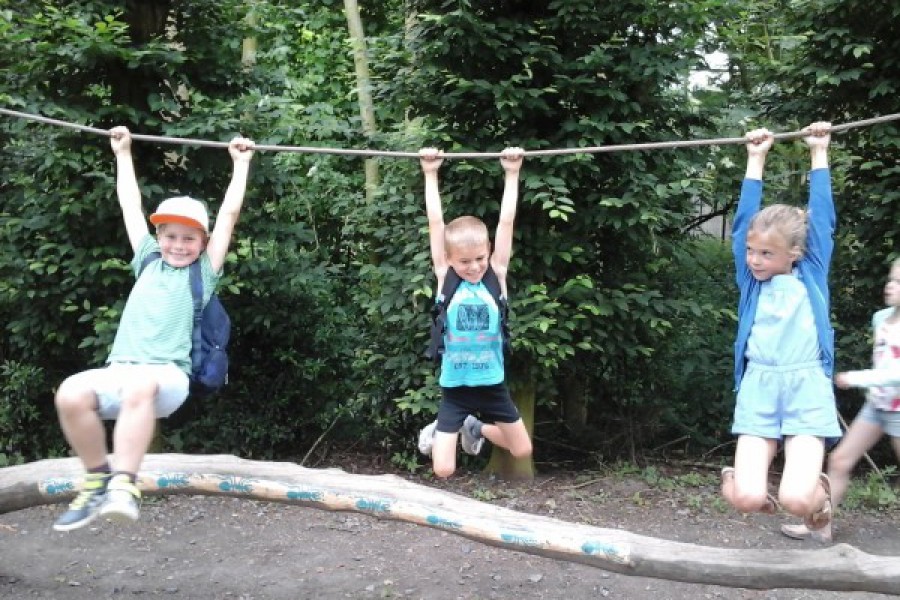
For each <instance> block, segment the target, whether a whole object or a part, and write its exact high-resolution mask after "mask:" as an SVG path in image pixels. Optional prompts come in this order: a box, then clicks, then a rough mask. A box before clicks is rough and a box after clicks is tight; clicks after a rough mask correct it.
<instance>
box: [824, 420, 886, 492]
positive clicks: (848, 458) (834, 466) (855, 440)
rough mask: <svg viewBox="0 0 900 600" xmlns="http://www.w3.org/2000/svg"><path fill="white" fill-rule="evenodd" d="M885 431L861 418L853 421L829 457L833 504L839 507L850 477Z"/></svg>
mask: <svg viewBox="0 0 900 600" xmlns="http://www.w3.org/2000/svg"><path fill="white" fill-rule="evenodd" d="M882 435H884V430H883V429H882V428H881V426H880V425H878V424H876V423H871V422H869V421H865V420H862V419H859V418H856V419H854V420H853V423H851V424H850V428H849V429H847V433H846V434H844V437H843V438H842V439H841V441H840V443H839V444H838V445H837V446H836V447H835V449H834V450H832V451H831V454H830V455H829V456H828V477H830V478H831V498H832V500H831V501H832V503H833V504H834V505H835V506H837V505H838V504H840V502H841V500H842V499H843V498H844V494H845V493H846V492H847V486H848V485H849V484H850V475H851V473H852V472H853V469H854V467H856V463H858V462H859V459H861V458H862V457H863V455H864V454H865V453H866V452H868V451H869V450H870V449H871V448H872V446H874V445H875V444H877V443H878V440H880V439H881V436H882Z"/></svg>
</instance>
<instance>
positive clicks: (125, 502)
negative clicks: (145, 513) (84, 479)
mask: <svg viewBox="0 0 900 600" xmlns="http://www.w3.org/2000/svg"><path fill="white" fill-rule="evenodd" d="M140 507H141V491H140V490H139V489H138V488H137V486H136V485H134V483H132V482H131V479H129V478H128V475H122V474H116V475H114V476H113V478H112V479H111V480H110V482H109V487H108V488H107V490H106V500H105V501H104V502H103V506H102V507H101V508H100V515H101V516H103V517H104V518H105V519H107V520H109V521H117V522H120V523H127V522H129V521H137V520H138V517H140V514H141V513H140Z"/></svg>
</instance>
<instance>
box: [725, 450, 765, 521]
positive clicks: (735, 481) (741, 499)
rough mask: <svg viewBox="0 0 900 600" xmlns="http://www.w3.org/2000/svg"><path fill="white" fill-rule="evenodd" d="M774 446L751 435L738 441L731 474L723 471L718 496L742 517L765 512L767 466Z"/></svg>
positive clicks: (729, 471) (728, 471)
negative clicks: (720, 490) (742, 514)
mask: <svg viewBox="0 0 900 600" xmlns="http://www.w3.org/2000/svg"><path fill="white" fill-rule="evenodd" d="M777 449H778V443H777V442H776V441H775V440H773V439H767V438H762V437H757V436H753V435H741V436H739V437H738V441H737V449H736V450H735V453H734V470H733V471H731V470H730V469H728V470H723V474H722V475H723V476H722V496H723V497H724V498H725V500H727V501H728V503H729V504H731V505H732V506H733V507H734V508H735V509H736V510H738V511H740V512H743V513H751V512H759V511H769V510H770V500H769V495H768V485H769V477H768V473H769V465H770V464H771V463H772V459H773V458H775V452H776V451H777Z"/></svg>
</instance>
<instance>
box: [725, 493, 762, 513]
mask: <svg viewBox="0 0 900 600" xmlns="http://www.w3.org/2000/svg"><path fill="white" fill-rule="evenodd" d="M729 501H730V502H731V505H732V506H733V507H734V508H735V510H737V511H738V512H742V513H754V512H758V511H759V510H760V509H761V508H762V507H763V506H765V504H766V502H767V501H768V497H767V496H766V495H765V494H756V493H746V492H740V493H739V492H737V491H735V492H733V493H732V495H731V498H729Z"/></svg>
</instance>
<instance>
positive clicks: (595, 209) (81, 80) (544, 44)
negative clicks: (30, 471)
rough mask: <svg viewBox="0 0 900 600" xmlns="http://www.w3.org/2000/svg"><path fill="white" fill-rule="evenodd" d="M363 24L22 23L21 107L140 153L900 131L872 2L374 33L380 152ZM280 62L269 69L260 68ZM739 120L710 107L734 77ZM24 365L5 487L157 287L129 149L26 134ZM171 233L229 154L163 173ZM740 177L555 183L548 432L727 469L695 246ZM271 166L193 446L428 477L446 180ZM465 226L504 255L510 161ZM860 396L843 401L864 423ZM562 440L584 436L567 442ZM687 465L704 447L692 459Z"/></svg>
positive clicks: (5, 351)
mask: <svg viewBox="0 0 900 600" xmlns="http://www.w3.org/2000/svg"><path fill="white" fill-rule="evenodd" d="M342 9H343V6H342V3H341V2H339V1H338V0H322V1H320V2H293V3H290V2H281V1H274V0H273V1H259V2H252V3H248V2H244V1H242V0H197V1H194V2H181V3H171V2H164V1H162V0H156V1H151V2H140V3H137V2H131V3H124V5H123V3H121V2H113V1H112V0H90V1H87V2H78V3H56V2H38V3H34V2H24V1H23V0H7V1H6V2H5V3H3V6H2V8H0V48H2V50H3V52H2V53H0V104H2V105H3V106H8V107H10V108H13V109H20V110H24V111H27V112H35V113H40V114H43V115H47V116H50V117H55V118H59V119H63V120H65V121H72V122H76V123H82V124H89V125H92V126H95V127H99V128H108V127H111V126H113V125H118V124H126V125H128V126H129V127H131V128H132V129H133V130H134V131H136V132H139V133H140V132H148V133H154V134H160V135H169V136H182V137H196V138H204V139H216V140H223V141H224V140H227V139H229V138H230V137H231V136H232V135H234V134H236V133H242V134H244V135H247V136H248V137H251V138H253V139H254V140H256V141H257V142H258V143H260V144H282V145H293V144H298V145H304V146H307V145H309V146H316V145H321V146H329V147H364V146H370V147H384V148H391V149H402V150H415V149H417V148H419V147H421V146H424V145H437V146H440V147H442V148H443V149H445V150H448V151H455V150H473V149H474V150H499V149H500V148H502V147H503V146H505V145H520V146H523V147H525V148H527V149H529V150H533V149H542V148H558V147H563V148H565V147H568V148H577V147H579V146H601V145H608V144H618V143H632V142H649V141H660V140H666V139H690V138H698V137H711V136H715V137H718V136H720V135H740V134H741V133H742V132H743V131H744V130H745V128H746V127H747V126H749V125H751V124H753V125H755V124H764V125H767V126H770V127H772V128H773V129H787V128H789V127H796V126H801V125H804V124H806V123H808V122H809V121H812V120H817V119H820V118H829V119H834V120H835V121H845V120H851V119H855V118H863V117H868V116H871V115H872V114H878V113H889V112H894V111H896V107H895V106H894V104H893V103H894V98H896V97H897V93H896V92H897V91H898V90H897V85H898V83H897V82H898V81H900V76H898V75H900V73H898V61H900V58H898V57H900V46H898V41H897V36H896V35H894V29H895V27H894V25H895V22H896V20H897V17H898V16H900V13H898V10H900V9H898V8H897V7H893V6H892V7H889V8H885V9H884V11H885V18H884V19H876V20H873V19H872V18H871V9H870V7H867V6H864V5H860V4H859V3H853V2H848V1H846V0H803V1H800V2H797V1H788V0H766V1H764V2H722V1H721V0H703V1H701V2H691V3H662V4H661V3H658V2H625V3H597V2H594V1H591V0H546V1H545V2H532V3H521V2H507V1H501V2H471V1H468V0H466V1H462V2H460V1H456V0H454V1H449V0H413V1H410V2H397V1H393V0H392V1H389V2H383V3H369V4H368V5H367V6H365V7H363V11H364V12H363V18H364V20H365V25H366V29H367V35H368V38H369V39H368V40H367V42H368V47H369V59H370V67H371V70H372V76H373V80H374V81H375V86H376V87H375V89H374V90H373V94H374V97H375V99H376V111H377V117H378V120H379V123H380V127H381V129H382V133H380V134H378V135H376V136H375V137H374V138H371V139H370V138H366V137H365V136H364V135H363V134H362V133H361V128H360V119H359V116H358V108H357V106H356V98H355V86H356V80H355V77H354V70H353V60H352V55H351V52H350V44H349V40H348V36H347V33H346V19H345V17H344V14H343V13H342ZM248 37H252V38H254V39H255V41H256V45H257V52H256V57H255V58H256V60H255V63H253V64H252V65H243V64H242V63H241V47H242V43H243V41H244V39H245V38H248ZM711 50H721V51H724V52H725V53H726V54H727V55H728V59H729V62H728V65H727V67H726V69H725V71H726V72H724V73H722V74H721V75H722V76H723V77H722V84H721V87H720V88H719V89H718V90H704V91H698V90H692V89H690V84H689V82H688V77H689V75H690V73H691V71H692V70H693V69H695V68H698V67H700V66H703V64H704V62H705V60H706V57H705V53H707V52H709V51H711ZM0 130H2V134H3V140H2V145H3V152H2V153H0V322H2V325H0V327H3V330H4V336H2V338H0V360H2V361H3V364H4V372H3V373H4V374H3V380H2V387H3V393H4V395H3V397H2V398H0V401H2V402H6V404H4V405H2V406H3V407H4V408H3V409H2V411H0V434H2V437H0V439H3V440H4V443H7V442H6V440H10V441H9V442H8V446H7V447H6V448H0V451H2V452H3V453H4V454H6V458H5V459H4V460H7V461H10V460H18V458H17V457H27V458H32V457H37V456H40V455H46V454H53V453H58V452H60V451H61V448H62V445H61V443H60V439H61V437H60V434H59V432H58V431H57V429H58V428H57V426H56V421H55V416H54V415H53V407H52V402H51V398H52V387H53V385H54V384H55V383H56V382H59V381H61V380H62V379H63V378H64V377H65V376H66V375H68V374H71V373H73V372H75V371H78V370H81V369H83V368H85V367H88V366H91V365H96V364H100V363H102V361H103V360H104V359H105V357H106V353H107V351H108V348H109V345H110V343H111V342H112V339H113V336H114V332H115V328H116V326H117V323H118V319H119V317H120V315H121V312H122V309H123V307H124V298H125V296H126V294H127V292H128V290H129V288H130V285H131V284H132V281H133V275H132V273H131V272H130V269H129V267H128V261H129V260H130V258H131V257H130V255H129V252H128V250H127V249H128V243H127V240H126V238H125V235H124V231H123V228H122V224H121V216H120V214H119V209H118V206H117V204H116V202H115V199H114V163H113V160H112V156H111V153H110V151H109V147H108V142H107V141H106V140H105V139H103V138H101V137H99V136H93V135H91V136H89V135H85V134H83V133H79V132H73V131H72V130H69V129H60V128H56V127H49V126H44V125H36V124H34V123H30V122H26V121H23V120H18V119H7V118H4V119H3V120H2V121H0ZM898 140H900V136H898V135H897V130H896V126H895V125H881V126H877V127H874V128H871V129H865V130H857V131H852V132H849V133H847V134H845V135H841V136H836V141H835V150H834V151H833V153H832V159H833V160H832V164H833V172H834V179H835V189H836V191H837V192H838V196H837V197H838V200H837V201H838V210H839V226H840V229H839V232H838V252H837V254H836V257H835V263H834V269H833V273H834V274H835V276H834V277H832V283H833V294H832V303H833V308H834V315H835V318H834V320H835V324H836V328H837V332H838V365H839V368H841V367H843V366H846V367H857V366H861V365H862V364H864V363H865V361H867V360H868V358H867V357H868V356H869V340H868V327H869V317H870V315H871V313H872V312H873V311H874V310H875V309H876V308H878V306H879V305H880V296H881V295H880V289H881V287H882V286H883V281H884V275H885V273H886V271H887V265H888V264H889V261H890V260H891V259H892V258H894V257H896V256H897V255H898V250H897V247H896V241H895V240H897V239H900V235H898V232H897V223H898V219H897V218H896V216H897V213H896V207H897V206H898V205H900V203H898V194H900V185H898V183H900V170H898V166H897V161H896V160H895V157H896V155H897V151H898V144H900V141H898ZM135 152H136V167H137V171H138V176H139V178H140V179H141V184H142V185H141V187H142V190H143V192H144V193H145V200H146V205H145V208H146V209H150V208H152V207H153V206H155V205H156V204H157V203H158V202H159V201H160V200H162V199H163V198H165V197H167V196H170V195H175V194H191V195H193V196H195V197H198V198H201V199H204V200H206V201H208V202H209V204H210V207H211V210H212V211H213V212H214V211H215V209H216V208H217V207H218V202H219V199H220V198H221V196H222V192H223V189H224V187H225V185H226V183H227V180H228V175H229V169H230V164H229V162H228V159H227V156H226V155H225V153H224V152H223V151H221V150H217V151H213V150H209V149H206V148H196V147H190V146H187V147H185V146H180V145H177V146H163V145H157V144H143V143H138V144H136V148H135ZM743 160H744V158H743V149H742V148H740V147H727V148H693V149H681V150H678V151H668V150H663V151H654V152H620V153H601V154H591V155H586V154H582V155H566V156H557V157H551V158H529V159H527V160H526V162H525V166H524V169H523V173H522V181H521V195H520V198H521V199H520V208H519V212H518V217H517V224H516V237H515V244H514V246H515V248H514V249H515V253H514V257H513V261H512V264H511V271H510V281H509V283H510V290H511V311H512V333H513V349H514V352H513V355H512V358H511V361H510V363H509V366H510V374H511V379H512V380H513V381H515V380H535V381H538V382H539V383H538V389H539V403H540V406H539V410H540V411H542V415H541V417H542V418H541V419H539V421H541V422H542V423H552V424H553V425H552V426H550V425H548V426H546V427H548V429H550V428H554V427H555V428H556V431H554V432H552V433H553V435H554V436H555V435H556V434H557V433H558V434H559V435H560V436H565V437H567V438H570V439H572V440H574V441H575V443H577V444H579V445H582V446H585V447H592V448H593V447H598V446H599V447H602V448H603V451H604V453H608V454H609V455H611V456H621V455H625V454H630V455H631V458H633V459H634V458H636V455H637V454H638V453H639V452H640V451H642V450H645V449H650V450H652V449H654V448H659V447H666V448H669V449H674V447H675V446H668V445H666V444H670V443H671V442H673V441H674V440H678V439H681V438H686V439H687V442H686V443H685V444H684V446H683V447H685V448H687V449H691V448H696V447H698V446H699V447H708V446H714V445H716V444H718V443H721V441H722V439H723V438H727V436H728V433H727V427H728V425H729V424H730V418H731V406H732V402H733V398H732V394H731V385H732V383H731V382H732V378H731V369H732V365H731V361H732V359H731V351H730V349H731V347H732V346H731V344H732V341H733V332H734V314H733V310H734V304H735V300H736V298H735V290H734V286H733V282H732V280H731V279H732V275H731V257H730V253H729V252H728V248H727V247H723V246H722V244H721V243H720V242H718V241H713V240H704V239H698V238H697V237H695V236H694V235H693V234H689V233H690V232H692V231H693V230H694V229H695V227H696V225H697V224H698V223H700V222H702V221H703V220H704V219H705V218H707V217H704V216H698V215H697V204H698V201H700V202H702V203H703V204H704V205H705V206H706V207H707V208H708V209H709V211H710V213H711V214H712V215H727V214H728V213H729V212H730V210H731V209H732V208H733V204H734V200H735V196H736V194H735V192H736V189H737V184H738V182H739V179H740V174H741V165H742V164H743ZM807 160H808V159H807V154H806V152H805V150H804V149H803V148H802V147H801V146H799V145H797V144H779V145H778V146H777V148H776V150H775V151H774V152H773V153H772V155H771V158H770V162H769V166H768V168H767V177H766V184H767V189H766V197H767V200H779V201H790V202H796V203H801V202H805V182H804V181H803V174H804V172H805V170H806V168H807V165H806V161H807ZM379 169H380V175H381V178H382V179H381V185H380V187H379V189H378V190H376V193H375V196H374V199H373V200H372V201H371V202H369V201H367V200H366V195H365V193H364V189H363V188H364V177H363V171H362V165H361V163H360V162H359V161H358V160H357V159H355V158H351V159H348V158H347V157H342V156H323V155H319V154H294V153H280V154H274V153H273V154H269V153H263V152H261V153H259V154H258V156H257V158H256V159H255V160H254V165H253V169H252V180H251V182H250V185H249V192H248V196H247V201H246V205H245V209H244V212H243V215H242V218H241V222H240V224H239V226H238V228H237V232H236V236H235V239H234V241H233V245H232V252H231V254H230V255H229V257H228V261H227V264H226V269H225V276H224V279H223V282H222V288H221V290H220V292H221V294H222V296H223V301H224V302H225V304H226V305H227V306H228V309H229V312H230V313H231V315H232V318H233V321H234V323H235V332H234V336H233V348H232V362H233V371H232V381H231V384H230V385H229V386H228V387H227V388H226V389H225V390H224V391H223V392H222V393H221V394H219V395H218V396H216V397H214V398H211V399H207V400H204V401H203V402H202V403H201V402H194V401H189V402H188V404H187V405H186V406H185V408H184V409H182V410H181V411H179V412H178V413H176V415H175V417H174V418H173V419H171V420H170V421H169V422H168V423H167V424H166V425H165V426H164V428H163V434H164V437H165V439H166V441H167V443H168V445H169V446H171V447H173V448H177V449H183V450H185V451H199V452H220V451H221V452H235V453H240V454H242V455H247V456H254V457H274V456H285V455H291V456H294V455H297V454H302V453H303V451H304V448H306V447H308V446H309V445H310V444H311V443H312V442H313V440H316V439H318V438H319V436H320V435H322V433H323V432H329V435H332V436H335V437H345V438H350V439H354V440H362V441H364V442H369V443H378V444H381V447H382V448H383V449H384V451H386V452H387V453H388V455H389V456H393V457H395V458H394V460H395V462H396V463H397V464H401V465H405V466H406V467H407V468H410V469H414V468H417V465H418V460H417V459H416V458H415V456H416V455H415V454H414V451H413V450H412V444H411V440H413V438H414V435H413V432H414V431H415V430H417V429H418V428H419V427H421V425H422V421H423V420H424V419H425V418H429V417H423V415H430V414H432V413H433V412H434V411H435V410H436V407H437V405H438V400H439V390H438V387H437V384H436V381H435V372H434V369H433V367H432V365H430V364H429V363H427V362H426V361H424V360H423V359H422V358H421V353H422V351H423V350H424V348H425V345H426V342H427V339H426V338H427V320H428V317H427V314H428V309H429V308H430V305H431V303H432V302H433V289H434V279H433V276H432V274H431V270H430V257H429V253H428V242H427V224H426V222H425V218H424V208H423V202H422V191H421V190H422V187H421V186H422V180H421V173H420V171H419V168H418V165H417V164H416V162H415V161H413V160H409V161H406V160H386V161H380V162H379ZM441 180H442V187H441V189H442V195H443V198H444V201H445V213H446V215H447V216H448V217H455V216H458V215H460V214H474V215H478V216H481V217H482V218H484V219H485V221H486V222H487V223H488V225H489V227H490V228H492V229H493V227H494V225H495V223H496V213H497V209H498V205H499V199H500V193H501V186H502V171H501V169H500V167H499V165H498V164H497V163H496V161H448V164H446V165H445V167H444V168H443V169H442V173H441ZM853 402H858V397H857V396H851V395H846V396H844V395H842V396H841V403H842V405H843V406H842V407H843V408H845V409H847V408H848V407H851V406H852V403H853ZM557 424H558V426H557ZM679 447H682V446H679Z"/></svg>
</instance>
